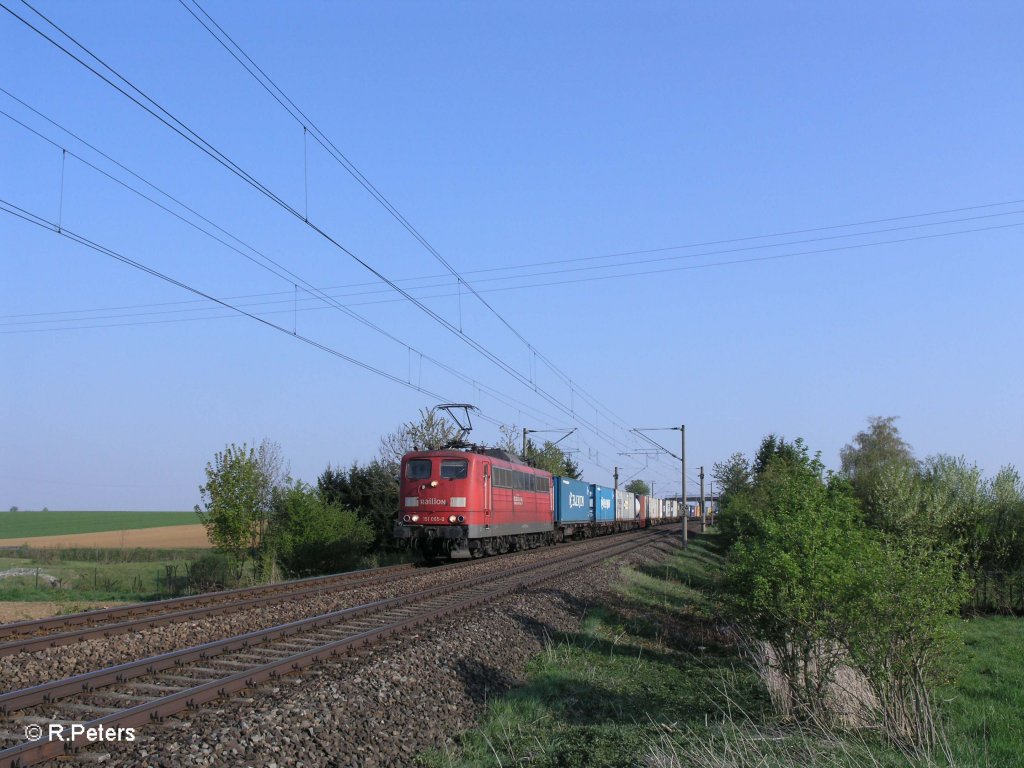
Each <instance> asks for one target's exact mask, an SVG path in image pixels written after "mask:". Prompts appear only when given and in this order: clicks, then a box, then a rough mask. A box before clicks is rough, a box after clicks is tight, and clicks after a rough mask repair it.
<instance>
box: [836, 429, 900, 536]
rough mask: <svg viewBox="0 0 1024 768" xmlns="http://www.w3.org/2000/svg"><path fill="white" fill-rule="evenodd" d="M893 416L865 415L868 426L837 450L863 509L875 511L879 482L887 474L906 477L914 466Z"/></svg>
mask: <svg viewBox="0 0 1024 768" xmlns="http://www.w3.org/2000/svg"><path fill="white" fill-rule="evenodd" d="M896 418H897V417H895V416H886V417H884V418H883V417H881V416H875V417H872V418H870V419H868V428H867V430H864V431H861V432H858V433H857V434H856V435H854V437H853V442H852V443H849V444H847V445H846V446H844V447H843V449H842V450H841V451H840V452H839V460H840V463H841V467H842V472H843V474H844V475H846V477H847V478H849V480H850V482H851V483H852V484H853V489H854V491H855V492H856V494H857V497H858V498H859V499H860V500H861V503H862V504H863V505H864V511H865V512H866V513H867V514H868V515H869V516H871V515H874V514H875V513H876V511H877V505H878V504H879V503H882V502H883V499H881V498H880V494H879V492H880V485H881V484H883V483H884V482H885V479H886V478H891V477H892V476H897V477H900V478H903V479H906V478H907V477H908V476H909V474H910V473H912V472H914V471H915V470H916V469H917V460H916V459H915V458H914V454H913V453H912V452H911V449H910V446H909V445H908V444H907V443H906V442H905V441H904V440H903V438H902V437H901V436H900V432H899V429H897V428H896Z"/></svg>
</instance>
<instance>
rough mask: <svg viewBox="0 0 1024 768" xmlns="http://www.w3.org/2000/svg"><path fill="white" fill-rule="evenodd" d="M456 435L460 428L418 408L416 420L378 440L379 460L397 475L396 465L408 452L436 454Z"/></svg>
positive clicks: (433, 411)
mask: <svg viewBox="0 0 1024 768" xmlns="http://www.w3.org/2000/svg"><path fill="white" fill-rule="evenodd" d="M458 434H459V429H458V428H457V427H456V426H455V425H454V424H452V423H451V422H449V421H447V420H446V419H445V418H444V417H443V416H441V415H440V414H439V413H438V412H437V411H436V410H434V409H432V408H430V409H428V408H421V409H420V420H419V421H407V422H406V423H405V424H403V425H402V426H401V427H399V428H398V429H396V430H395V431H394V432H390V433H388V434H386V435H384V437H382V438H381V439H380V458H381V461H382V462H384V464H385V465H387V466H388V467H389V468H391V469H393V470H394V471H395V472H397V467H398V464H399V463H400V462H401V461H402V457H403V456H404V455H405V454H407V453H409V451H435V450H437V449H439V448H442V447H444V446H445V445H448V444H449V443H450V442H452V441H453V440H454V439H455V438H456V437H457V436H458Z"/></svg>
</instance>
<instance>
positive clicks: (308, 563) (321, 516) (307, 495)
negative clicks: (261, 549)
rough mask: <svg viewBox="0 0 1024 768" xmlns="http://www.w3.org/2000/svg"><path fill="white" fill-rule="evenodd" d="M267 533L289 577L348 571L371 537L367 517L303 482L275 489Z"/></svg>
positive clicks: (370, 540)
mask: <svg viewBox="0 0 1024 768" xmlns="http://www.w3.org/2000/svg"><path fill="white" fill-rule="evenodd" d="M269 536H270V540H271V541H272V543H273V549H274V552H275V553H276V556H277V561H278V562H279V563H280V565H281V567H282V568H283V569H284V570H285V572H286V573H288V574H289V575H291V576H315V575H318V574H322V573H337V572H338V571H344V570H350V569H351V568H353V567H355V566H356V565H358V563H359V559H360V558H361V557H362V556H363V555H364V554H365V552H366V549H367V547H368V546H369V545H370V543H371V542H372V541H373V531H372V530H371V529H370V526H369V524H368V523H367V522H366V521H364V520H361V519H360V518H359V516H358V515H357V514H356V513H355V512H354V511H352V510H350V509H345V508H344V507H342V506H341V505H340V504H336V503H331V502H329V501H327V500H326V499H325V498H324V496H323V494H321V493H319V492H318V491H317V490H316V489H314V488H312V487H310V486H309V485H307V484H306V483H303V482H289V483H288V484H287V485H285V486H284V487H278V488H276V489H275V491H274V510H273V515H272V517H271V526H270V533H269Z"/></svg>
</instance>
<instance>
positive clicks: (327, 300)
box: [0, 88, 530, 408]
mask: <svg viewBox="0 0 1024 768" xmlns="http://www.w3.org/2000/svg"><path fill="white" fill-rule="evenodd" d="M0 91H3V92H4V93H8V92H7V91H6V90H4V89H2V88H0ZM8 95H10V94H9V93H8ZM12 98H16V97H12ZM18 101H19V102H20V100H18ZM20 103H24V102H20ZM26 106H27V105H26ZM33 111H35V110H33ZM0 114H2V115H4V116H5V117H7V118H9V119H11V120H12V121H14V122H15V123H17V124H18V125H20V126H21V127H23V128H25V129H26V130H28V131H30V132H31V133H32V134H33V135H35V136H37V137H38V138H40V139H41V140H43V141H45V142H47V143H48V144H50V145H51V146H53V147H55V148H57V149H60V150H61V152H62V157H66V156H67V155H70V156H71V157H73V158H74V159H76V160H78V161H80V162H81V163H83V164H84V165H86V166H87V167H89V168H91V169H93V170H94V171H96V172H97V173H99V174H101V175H102V176H104V177H106V178H107V179H109V180H111V181H113V182H114V183H116V184H119V185H120V186H122V187H124V188H125V189H127V190H129V191H131V192H134V193H135V194H137V195H139V196H140V197H142V198H143V199H145V200H147V201H148V202H150V203H151V204H153V205H155V206H156V207H158V208H160V209H161V210H163V211H165V212H167V213H169V214H170V215H172V216H174V217H175V218H177V219H179V220H180V221H182V222H184V223H185V224H188V225H189V226H191V227H193V228H194V229H196V230H197V231H199V232H202V233H203V234H205V235H207V236H208V237H210V238H212V239H213V240H215V241H216V242H218V243H220V244H221V245H223V246H224V247H226V248H228V249H230V250H232V251H234V252H235V253H237V254H239V255H241V256H243V257H244V258H246V259H247V260H249V261H251V262H253V263H254V264H256V265H257V266H260V267H262V268H264V269H267V270H268V271H270V272H271V273H272V274H274V275H275V276H277V277H279V278H281V279H283V280H294V281H298V282H299V283H301V284H302V285H303V287H304V288H305V289H306V291H307V292H308V293H310V294H311V295H312V296H313V297H314V298H313V299H312V300H315V301H318V302H321V301H322V302H323V303H324V304H326V305H327V306H325V307H324V306H319V307H317V308H320V309H324V308H331V309H337V310H339V311H341V312H343V313H344V314H346V315H348V316H349V317H351V318H352V319H354V320H356V321H357V322H360V323H362V324H363V325H365V326H366V327H368V328H370V329H372V330H374V331H376V332H377V333H380V334H381V335H383V336H384V337H385V338H388V339H389V340H391V341H393V342H395V343H396V344H400V345H402V346H405V347H406V348H407V349H410V350H412V351H415V352H417V353H418V354H419V355H420V356H421V359H424V360H427V361H428V362H430V363H432V364H434V365H435V366H437V367H438V368H441V369H443V370H445V371H447V372H448V373H450V374H451V375H453V376H455V377H456V378H459V379H461V380H463V381H464V382H465V383H467V384H472V385H479V386H481V388H482V389H485V390H486V391H487V392H488V394H490V395H491V396H492V397H493V398H495V399H496V400H499V401H500V402H503V403H504V404H505V405H507V406H509V407H513V405H512V403H518V404H519V405H521V406H522V407H526V408H530V406H529V405H527V404H526V403H522V402H521V401H518V400H517V399H516V398H514V397H512V396H511V395H506V394H504V393H501V392H500V391H499V390H496V389H493V388H491V387H485V386H483V385H480V384H479V382H476V381H475V380H474V379H472V378H470V377H467V376H465V375H464V374H462V373H461V372H459V371H458V370H457V369H455V368H454V367H452V366H451V365H448V364H446V363H443V362H441V361H440V360H437V359H435V358H434V357H432V356H430V355H427V354H425V353H423V352H421V351H420V350H418V349H415V348H413V347H411V346H410V345H408V344H406V342H404V341H403V340H402V339H399V338H398V337H396V336H394V335H393V334H391V333H389V332H388V331H386V330H385V329H383V328H381V327H379V326H378V325H376V324H375V323H373V322H372V321H370V320H368V319H367V318H365V317H364V316H362V315H360V314H359V313H357V312H355V311H353V310H351V309H350V308H348V307H346V306H344V305H342V304H339V303H338V302H337V301H336V300H335V299H334V298H333V297H331V296H328V295H327V294H325V293H324V292H323V291H322V290H321V289H319V288H317V287H316V286H314V285H312V284H310V283H309V282H308V281H307V280H305V279H304V278H302V277H301V276H300V275H298V274H296V273H295V272H293V271H291V270H289V269H288V268H287V267H284V266H283V265H281V264H279V263H278V262H276V261H275V260H274V259H272V258H270V257H269V256H267V255H266V254H264V253H262V252H261V251H259V250H258V249H256V248H255V247H254V246H252V245H249V244H248V243H246V242H245V241H244V240H242V239H240V238H239V237H237V236H236V235H234V234H232V233H231V232H228V231H227V230H225V229H224V228H223V227H220V226H219V225H217V224H216V223H214V222H213V221H211V220H210V219H208V218H207V217H205V216H203V215H202V214H200V213H198V212H197V211H195V210H194V209H192V208H190V207H189V206H187V205H186V204H185V203H183V202H182V201H180V200H179V199H177V198H175V197H174V196H173V195H171V194H169V193H168V192H166V191H164V190H162V189H161V188H159V187H157V186H156V185H154V184H152V183H151V182H149V181H148V180H146V179H145V178H143V177H142V176H140V175H139V174H137V173H135V172H134V171H132V170H131V169H129V168H127V167H126V166H123V165H121V164H120V163H118V162H117V161H116V160H113V159H112V158H110V157H109V156H108V155H106V154H104V153H103V152H101V151H100V150H98V149H96V148H95V147H93V146H92V145H90V144H88V143H87V142H85V141H84V140H82V139H79V140H80V141H82V142H83V143H85V144H86V145H87V146H89V147H90V148H91V149H93V150H94V151H96V152H98V153H99V154H101V155H103V157H106V158H107V159H108V160H110V161H111V162H113V163H115V164H117V165H118V166H119V167H120V168H122V169H124V170H125V171H126V172H128V173H130V174H131V175H132V176H134V177H135V178H137V179H139V180H140V181H141V182H143V183H145V184H146V185H148V186H149V187H151V188H152V189H154V190H156V191H157V192H159V193H160V194H162V195H164V196H165V197H167V198H168V199H169V200H172V201H173V202H174V203H176V204H177V205H180V206H181V207H182V208H184V209H185V210H187V211H188V212H189V213H191V214H193V215H194V216H196V217H198V218H199V219H200V220H202V221H203V222H205V223H206V224H208V225H209V226H211V227H214V228H215V229H216V230H217V231H219V232H221V233H223V234H224V235H225V236H227V237H229V238H231V239H232V240H234V241H235V242H237V243H239V244H240V245H243V246H245V247H246V248H248V249H249V250H250V251H252V252H253V253H255V254H257V255H258V256H259V257H260V258H262V259H264V260H265V261H266V262H268V263H269V264H272V265H273V266H274V267H278V268H279V269H281V270H282V272H283V274H282V272H278V271H276V270H275V269H273V268H272V267H268V266H267V265H266V264H262V263H260V262H259V261H256V260H255V259H253V258H252V257H251V256H249V255H248V254H246V253H245V252H244V251H242V250H240V249H239V248H237V247H235V246H234V245H232V244H231V243H229V242H227V241H226V240H224V239H222V238H220V237H218V236H217V235H215V234H213V233H212V232H209V231H208V230H206V229H204V228H203V227H201V226H199V225H198V224H197V223H196V222H195V221H191V220H189V219H188V218H186V217H185V216H182V215H181V214H180V213H178V212H177V211H174V210H172V209H171V208H169V207H168V206H166V205H163V204H162V203H160V202H159V201H157V200H155V199H153V198H152V197H150V196H148V195H146V194H145V193H143V192H141V191H140V190H138V189H135V188H134V187H132V186H131V185H128V184H126V183H125V182H124V181H122V180H121V179H118V178H117V177H115V176H113V175H112V174H110V173H108V172H107V171H105V170H103V169H102V168H100V167H98V166H96V165H95V164H93V163H91V162H89V161H88V160H86V159H85V158H83V157H81V156H79V155H78V154H76V153H75V152H73V151H71V150H69V149H67V148H65V147H63V146H62V145H60V144H58V143H57V142H54V141H53V140H52V139H49V138H48V137H46V136H44V135H43V134H41V133H39V132H38V131H36V130H35V129H33V128H31V127H29V126H28V125H26V124H25V123H23V122H21V121H20V120H18V119H16V118H14V117H13V116H11V115H9V114H8V113H6V112H4V111H3V110H0ZM37 114H40V113H38V112H37ZM40 116H42V117H44V118H45V116H43V115H41V114H40ZM45 119H47V120H49V118H45ZM50 122H51V123H53V124H54V125H57V124H56V123H54V122H53V121H50ZM57 127H60V128H61V129H62V130H64V129H63V128H62V127H61V126H59V125H57ZM68 133H70V132H68ZM76 138H77V137H76ZM59 231H60V227H59V222H58V232H59ZM292 285H293V287H294V288H296V289H297V283H296V282H293V283H292ZM292 301H293V302H295V303H296V304H297V299H296V298H295V297H294V296H293V299H292ZM203 303H209V302H208V300H203ZM232 306H233V308H234V309H233V310H232V311H231V312H229V313H228V314H223V315H216V316H213V317H207V318H197V319H214V318H223V317H237V316H238V315H237V314H236V310H237V309H238V308H239V307H243V306H251V305H239V304H234V305H232ZM179 311H191V310H179ZM303 311H308V310H306V309H303ZM285 312H288V310H281V311H280V312H277V313H273V312H263V313H259V314H260V315H261V316H264V315H267V314H284V313H285ZM291 312H292V313H293V314H297V312H298V309H297V306H296V307H295V308H293V310H291ZM141 314H142V315H147V314H154V313H141ZM155 314H159V313H155ZM117 317H123V315H112V316H107V317H103V316H101V317H93V318H91V319H92V320H99V319H112V318H117ZM186 319H192V318H186ZM73 321H74V320H59V321H47V320H34V321H19V322H10V321H8V322H2V323H0V325H24V324H38V323H46V322H73ZM156 322H171V321H156ZM132 324H134V323H132ZM116 325H125V324H123V323H108V324H105V325H101V326H91V327H113V326H116ZM42 330H53V329H42ZM62 330H69V329H67V328H65V329H62ZM294 330H295V326H294V324H293V331H294ZM0 333H5V334H9V333H17V331H2V332H0ZM503 398H507V399H503ZM509 400H511V401H512V402H509Z"/></svg>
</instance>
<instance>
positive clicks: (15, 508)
mask: <svg viewBox="0 0 1024 768" xmlns="http://www.w3.org/2000/svg"><path fill="white" fill-rule="evenodd" d="M7 511H8V512H17V511H18V508H17V507H11V508H10V509H9V510H7Z"/></svg>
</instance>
